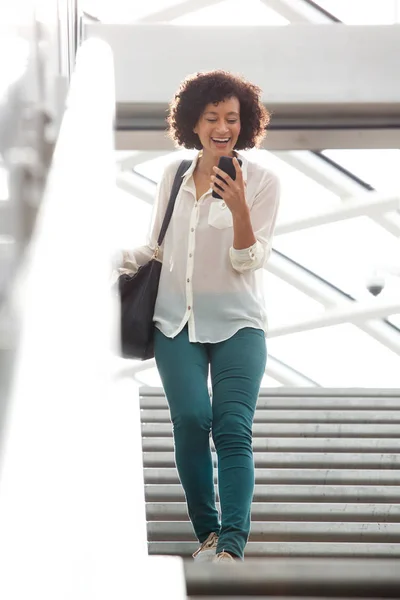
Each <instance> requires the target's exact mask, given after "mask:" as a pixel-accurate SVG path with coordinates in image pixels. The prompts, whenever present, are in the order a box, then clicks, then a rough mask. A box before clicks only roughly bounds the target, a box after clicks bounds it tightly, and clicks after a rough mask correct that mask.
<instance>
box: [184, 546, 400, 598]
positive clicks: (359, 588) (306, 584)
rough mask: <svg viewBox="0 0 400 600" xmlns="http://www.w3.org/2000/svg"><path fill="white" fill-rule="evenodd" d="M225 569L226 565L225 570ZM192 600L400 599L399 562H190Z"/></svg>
mask: <svg viewBox="0 0 400 600" xmlns="http://www.w3.org/2000/svg"><path fill="white" fill-rule="evenodd" d="M221 567H222V565H221ZM184 570H185V576H186V582H187V592H188V595H189V596H190V597H191V598H192V597H207V599H208V600H210V599H211V598H212V597H214V598H217V597H218V598H221V597H225V598H229V599H230V600H234V598H242V600H243V599H244V598H250V597H252V598H254V597H257V598H269V600H277V599H278V598H279V599H280V600H294V598H302V600H307V599H308V600H311V598H312V599H313V600H318V599H320V600H322V599H324V600H326V599H327V598H330V599H332V598H340V599H341V600H346V599H347V600H350V598H351V599H352V600H354V599H355V598H357V599H358V600H363V598H364V600H365V599H366V598H369V600H373V598H375V600H377V598H380V600H382V599H383V598H399V590H400V570H399V568H398V560H396V559H388V558H386V559H382V558H381V559H372V558H369V557H366V558H364V559H360V558H358V559H355V558H351V557H350V556H347V557H346V558H341V559H336V560H331V559H329V558H321V557H315V558H291V557H285V558H274V557H269V558H268V560H262V559H260V558H259V559H256V558H253V559H248V560H245V561H244V562H243V563H238V564H237V565H235V568H234V569H233V568H228V566H227V567H226V568H220V566H219V565H213V564H203V565H199V564H195V563H194V562H193V561H192V560H190V561H189V560H187V561H184Z"/></svg>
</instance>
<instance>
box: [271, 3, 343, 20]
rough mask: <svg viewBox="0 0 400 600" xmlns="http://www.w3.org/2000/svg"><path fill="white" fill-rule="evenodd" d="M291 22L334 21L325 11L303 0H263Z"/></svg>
mask: <svg viewBox="0 0 400 600" xmlns="http://www.w3.org/2000/svg"><path fill="white" fill-rule="evenodd" d="M261 1H262V2H263V3H264V4H265V6H268V8H272V9H273V10H275V11H276V12H277V13H279V14H280V15H282V17H285V19H287V20H288V21H290V22H291V23H315V24H324V23H333V22H334V21H332V19H330V18H329V17H328V16H327V15H326V14H324V12H323V11H321V10H318V9H317V8H316V7H314V6H311V5H310V4H307V2H303V1H302V0H261Z"/></svg>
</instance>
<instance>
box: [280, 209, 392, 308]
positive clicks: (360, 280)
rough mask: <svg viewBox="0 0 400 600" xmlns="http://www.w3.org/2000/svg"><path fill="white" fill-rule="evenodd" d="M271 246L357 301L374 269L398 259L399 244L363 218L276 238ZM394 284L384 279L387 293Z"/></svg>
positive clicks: (366, 292)
mask: <svg viewBox="0 0 400 600" xmlns="http://www.w3.org/2000/svg"><path fill="white" fill-rule="evenodd" d="M274 246H275V248H276V249H277V250H279V251H281V252H283V253H284V254H286V255H288V256H289V257H290V258H293V259H294V260H296V261H297V262H299V263H301V264H303V265H304V266H305V267H307V268H308V269H310V270H311V271H313V272H314V273H316V274H318V275H320V276H321V277H323V278H324V279H327V280H328V281H330V282H332V283H333V284H334V285H335V286H337V287H339V288H340V289H342V290H343V291H345V292H347V293H348V294H351V295H352V296H354V297H355V298H357V299H360V300H361V299H363V298H366V297H370V296H369V293H368V291H367V289H366V281H367V279H368V278H369V277H370V276H371V274H372V273H373V272H374V270H375V269H376V268H379V269H381V268H382V267H385V266H389V265H391V264H392V263H393V258H394V257H398V256H400V252H399V241H398V240H397V239H396V238H395V237H394V236H392V235H391V234H389V233H388V232H387V231H385V230H384V229H383V228H382V227H380V226H379V225H377V224H375V223H374V222H373V221H372V220H371V219H368V218H366V217H358V218H356V219H350V220H348V221H342V222H340V223H330V224H328V225H321V226H319V227H315V228H312V229H307V230H304V231H296V232H294V233H290V234H285V235H279V236H277V237H276V238H275V242H274ZM390 279H391V280H392V279H393V280H394V279H395V278H390ZM389 283H390V285H389ZM397 283H398V282H397V281H396V282H393V281H390V282H389V278H388V290H389V294H392V293H394V291H395V288H394V287H393V286H396V284H397ZM386 293H387V290H386Z"/></svg>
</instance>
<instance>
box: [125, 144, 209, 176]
mask: <svg viewBox="0 0 400 600" xmlns="http://www.w3.org/2000/svg"><path fill="white" fill-rule="evenodd" d="M196 154H197V150H177V151H175V152H170V153H168V154H164V155H162V156H159V157H158V158H153V159H151V160H146V159H145V157H144V159H143V162H142V163H140V164H139V165H137V166H136V167H135V171H137V172H138V173H140V174H141V175H144V176H145V177H148V179H151V180H152V181H155V182H157V183H158V182H159V181H160V179H161V176H162V174H163V172H164V169H165V168H166V166H167V165H168V164H169V163H171V162H173V161H174V160H177V159H178V158H179V159H180V160H191V159H193V158H194V156H195V155H196ZM143 155H145V153H144V152H143Z"/></svg>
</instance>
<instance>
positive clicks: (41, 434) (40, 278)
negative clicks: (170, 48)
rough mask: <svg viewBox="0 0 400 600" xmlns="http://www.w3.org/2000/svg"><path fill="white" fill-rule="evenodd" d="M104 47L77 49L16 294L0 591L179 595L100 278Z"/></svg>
mask: <svg viewBox="0 0 400 600" xmlns="http://www.w3.org/2000/svg"><path fill="white" fill-rule="evenodd" d="M114 93H115V92H114V70H113V58H112V54H111V51H110V49H109V47H108V46H107V45H106V44H105V43H104V42H101V41H100V40H96V39H92V40H89V41H87V42H85V43H84V44H83V45H82V46H81V48H80V49H79V51H78V56H77V65H76V70H75V73H74V75H73V78H72V81H71V89H70V93H69V96H68V101H67V109H66V112H65V115H64V118H63V121H62V125H61V129H60V134H59V139H58V142H57V146H56V150H55V154H54V160H53V165H52V169H51V172H50V175H49V179H48V185H47V189H46V193H45V197H44V199H43V202H42V206H41V211H40V214H39V217H38V220H37V225H36V230H35V233H34V236H33V240H32V243H31V247H30V251H29V256H28V260H27V262H26V264H25V265H24V267H23V268H22V269H21V272H20V274H19V277H18V280H17V286H16V293H15V303H16V306H17V308H18V309H19V311H20V312H19V314H20V319H21V332H22V333H21V343H20V348H19V353H18V357H17V365H16V370H15V378H14V383H13V386H12V392H11V396H10V398H9V407H10V408H9V411H8V419H7V422H6V427H5V436H4V440H3V450H4V451H3V456H2V457H1V458H2V461H1V471H0V565H1V577H0V597H1V598H4V600H17V599H18V600H21V599H22V598H40V599H41V600H50V599H51V600H54V599H55V598H57V600H64V599H65V600H67V599H68V600H70V599H71V598H74V600H80V599H82V600H83V599H84V600H94V599H96V600H100V599H101V600H103V599H110V600H111V599H115V598H118V600H125V599H128V598H129V599H132V598H134V597H137V591H138V590H141V588H144V586H146V594H145V595H146V597H147V598H156V597H157V598H158V597H163V598H166V597H168V598H174V599H178V600H179V599H180V598H183V597H186V596H185V591H184V578H183V570H182V565H181V561H180V559H174V558H171V559H168V558H159V559H157V558H149V557H147V548H146V524H145V523H146V522H145V504H144V485H143V469H142V451H141V431H140V416H139V399H138V393H137V390H135V388H134V387H130V388H129V393H128V394H127V393H126V389H124V387H123V382H122V383H121V382H120V383H119V384H118V387H117V386H116V384H115V382H114V381H113V376H112V364H113V363H112V355H113V352H114V351H115V349H116V340H117V327H116V323H117V306H116V300H115V298H113V297H112V294H111V292H110V286H109V281H110V279H109V275H110V265H111V256H112V252H113V248H112V247H111V240H112V236H111V234H110V222H112V219H111V218H110V216H111V213H112V207H113V202H112V200H113V194H114V186H115V182H114V171H115V155H114V142H113V135H114V134H113V119H114V110H115V108H114V107H115V98H114Z"/></svg>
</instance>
